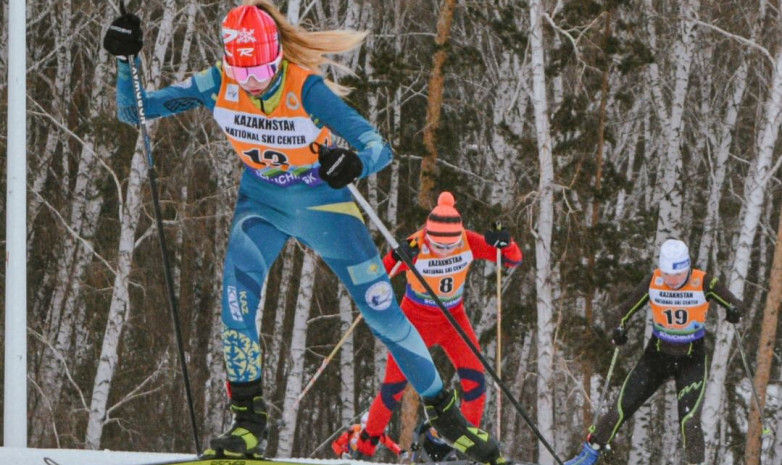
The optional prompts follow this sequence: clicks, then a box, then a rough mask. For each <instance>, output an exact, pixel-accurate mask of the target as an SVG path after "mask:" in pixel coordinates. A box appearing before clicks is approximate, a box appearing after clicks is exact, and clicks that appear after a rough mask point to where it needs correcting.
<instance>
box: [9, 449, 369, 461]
mask: <svg viewBox="0 0 782 465" xmlns="http://www.w3.org/2000/svg"><path fill="white" fill-rule="evenodd" d="M46 457H48V458H50V459H52V460H53V461H54V462H56V463H57V464H59V465H140V464H146V463H155V462H165V461H168V460H176V459H188V458H192V457H193V454H159V453H152V452H117V451H109V450H98V451H96V450H74V449H22V448H15V447H0V465H45V463H46V462H44V458H46ZM292 461H296V462H302V463H312V464H321V465H337V464H339V465H367V462H358V461H357V462H354V463H351V461H350V460H347V461H346V460H315V459H292Z"/></svg>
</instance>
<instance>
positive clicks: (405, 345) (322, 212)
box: [117, 60, 443, 397]
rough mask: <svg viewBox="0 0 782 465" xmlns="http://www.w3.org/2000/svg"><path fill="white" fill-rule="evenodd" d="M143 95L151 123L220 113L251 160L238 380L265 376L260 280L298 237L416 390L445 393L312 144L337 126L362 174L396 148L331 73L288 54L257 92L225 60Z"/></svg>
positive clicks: (232, 287)
mask: <svg viewBox="0 0 782 465" xmlns="http://www.w3.org/2000/svg"><path fill="white" fill-rule="evenodd" d="M118 66H119V70H118V73H117V107H118V108H117V111H118V115H119V118H120V120H122V121H124V122H127V123H131V124H137V123H138V117H137V113H136V101H135V97H134V93H133V88H132V87H133V86H132V81H131V74H130V66H129V64H128V63H127V62H123V61H121V60H120V61H119V65H118ZM142 96H143V99H144V104H145V111H146V117H147V118H149V119H152V118H157V117H163V116H169V115H173V114H177V113H181V112H184V111H186V110H190V109H193V108H197V107H206V108H208V109H209V110H211V111H212V113H213V116H214V118H215V120H216V121H217V123H218V124H219V125H220V127H221V129H222V130H223V132H224V133H225V134H226V137H227V138H228V140H229V141H230V142H231V144H232V145H233V147H234V149H235V150H236V152H237V154H238V155H239V158H240V159H241V161H242V162H243V163H244V165H245V170H244V173H243V175H242V179H241V182H240V185H239V193H238V199H237V203H236V208H235V211H234V218H233V222H232V226H231V231H230V238H229V242H228V251H227V255H226V258H225V269H224V275H223V296H222V320H223V325H224V327H223V347H224V354H225V361H226V367H227V372H228V379H229V381H231V382H239V383H244V382H251V381H255V380H258V379H260V378H261V347H260V344H259V335H258V331H257V328H256V326H255V320H256V318H255V317H256V312H257V308H258V303H259V300H260V294H261V287H262V285H263V282H264V279H265V278H266V275H267V273H268V271H269V269H270V268H271V266H272V264H273V263H274V261H275V260H276V259H277V256H278V255H279V254H280V251H281V250H282V248H283V246H284V245H285V243H286V241H287V240H288V239H289V238H291V237H293V238H296V239H297V240H299V241H300V242H301V243H303V244H305V245H307V246H308V247H311V248H312V249H313V250H314V251H315V252H317V253H318V254H319V255H320V256H321V257H322V258H323V260H324V261H325V262H326V263H327V264H328V265H329V267H330V268H331V269H332V270H334V272H335V273H336V274H337V276H338V277H339V279H340V280H341V281H342V283H343V284H344V285H345V287H346V288H347V290H348V292H349V293H350V295H351V296H352V298H353V300H354V301H355V302H356V305H357V306H358V308H359V309H360V311H361V313H362V315H363V316H364V319H365V320H366V322H367V324H368V325H369V327H370V329H371V330H372V332H373V333H374V334H375V336H377V337H378V338H379V339H380V340H381V341H382V342H383V343H384V344H385V345H386V346H387V347H388V349H389V350H390V352H391V353H392V354H393V356H394V358H395V359H396V361H397V362H398V363H399V366H400V368H401V369H402V371H403V373H404V374H405V376H406V377H407V379H408V380H409V381H410V382H411V383H412V384H413V386H414V387H415V389H416V391H418V393H419V394H421V395H422V396H425V397H430V396H435V395H436V394H438V393H439V392H440V391H441V390H442V387H443V384H442V380H441V378H440V376H439V374H438V373H437V370H436V368H435V366H434V364H433V363H432V359H431V356H430V355H429V352H428V350H427V348H426V345H425V344H424V342H423V341H422V339H421V337H420V335H419V334H418V332H417V331H416V330H415V328H414V327H413V326H412V325H411V324H410V322H409V320H408V319H407V318H406V317H405V315H404V313H403V312H402V311H401V309H400V308H399V305H398V304H397V302H396V298H395V297H394V294H393V292H392V288H391V283H390V281H389V278H388V275H387V274H386V272H385V269H384V267H383V263H382V261H381V260H380V257H379V255H378V251H377V248H376V247H375V244H374V243H373V242H372V238H371V236H370V235H369V232H368V230H367V228H366V225H365V224H364V221H363V219H362V217H361V214H360V211H359V210H358V208H357V206H356V204H355V203H354V202H353V200H352V198H351V196H350V192H349V191H348V190H347V189H331V188H330V187H329V186H328V185H327V184H326V183H325V182H324V181H323V180H321V179H320V177H319V176H318V167H319V164H318V160H317V156H316V155H315V154H313V153H312V152H311V151H310V150H309V145H310V143H311V142H318V143H325V144H328V143H330V142H331V134H332V133H334V134H337V135H339V136H340V137H342V138H343V139H345V140H346V141H347V142H348V143H349V144H350V146H351V147H353V148H354V149H355V150H356V152H357V154H358V156H359V157H360V159H361V161H362V163H363V165H364V169H363V172H362V174H361V176H360V177H362V178H363V177H366V176H368V175H370V174H372V173H375V172H377V171H379V170H380V169H382V168H384V167H385V166H387V165H388V164H389V163H390V161H391V156H392V154H391V148H390V146H389V145H388V143H386V142H385V141H384V140H383V139H382V137H381V136H380V134H378V132H377V130H376V129H375V128H373V127H372V126H371V125H370V124H369V122H367V121H366V120H365V119H364V118H363V117H361V116H360V115H359V114H358V113H357V112H356V111H355V110H354V109H353V108H351V107H350V106H349V105H347V104H346V103H345V102H344V101H343V100H342V99H340V98H339V97H338V96H337V95H336V94H334V93H333V92H332V91H331V89H329V88H328V86H327V85H326V83H325V82H324V80H323V78H322V77H320V76H318V75H315V74H313V73H312V72H311V71H309V70H306V69H304V68H302V67H299V66H297V65H295V64H291V63H288V62H285V61H284V62H283V70H282V71H281V72H280V73H278V75H277V77H275V79H274V81H273V82H272V83H271V84H270V86H269V88H268V89H267V90H266V91H265V92H264V94H263V95H261V96H260V97H258V98H256V97H252V96H250V95H249V94H248V93H246V92H245V91H244V90H242V89H241V87H239V85H238V84H237V83H236V82H235V81H233V80H231V79H230V78H228V77H227V76H226V75H225V73H224V72H223V71H222V69H221V66H220V65H219V64H217V65H215V66H213V67H210V68H208V69H206V70H204V71H202V72H200V73H198V74H196V75H194V76H192V77H190V78H189V79H186V80H185V81H183V82H180V83H176V84H174V85H171V86H168V87H165V88H162V89H159V90H155V91H150V92H142Z"/></svg>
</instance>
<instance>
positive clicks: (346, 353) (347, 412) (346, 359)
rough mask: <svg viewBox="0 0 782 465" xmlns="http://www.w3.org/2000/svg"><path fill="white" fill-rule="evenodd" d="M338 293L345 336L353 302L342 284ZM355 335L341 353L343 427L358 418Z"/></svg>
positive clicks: (351, 314)
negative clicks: (354, 361)
mask: <svg viewBox="0 0 782 465" xmlns="http://www.w3.org/2000/svg"><path fill="white" fill-rule="evenodd" d="M337 292H338V293H339V320H340V322H341V324H340V334H345V332H347V330H348V328H350V325H351V324H352V323H353V305H352V302H353V300H352V299H351V298H350V294H348V291H347V289H345V286H344V285H343V284H342V283H340V284H339V285H338V286H337ZM354 335H355V332H354V333H353V334H351V335H350V336H349V337H348V338H347V339H345V342H344V343H343V344H342V349H340V353H339V373H340V376H339V379H340V380H341V389H340V390H339V392H340V400H341V405H342V410H341V413H342V415H341V418H342V425H350V424H351V422H352V421H353V418H355V417H356V404H355V402H354V400H353V399H355V398H356V371H355V370H356V367H355V364H354V363H353V360H354V359H355V353H354V345H353V338H354Z"/></svg>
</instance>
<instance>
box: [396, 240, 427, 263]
mask: <svg viewBox="0 0 782 465" xmlns="http://www.w3.org/2000/svg"><path fill="white" fill-rule="evenodd" d="M399 249H402V250H404V251H405V255H407V256H408V257H410V260H413V259H414V258H415V257H416V256H417V255H418V252H420V251H421V249H420V248H419V247H418V243H417V242H416V241H415V239H410V240H406V241H402V242H400V243H399V247H397V248H396V249H394V250H393V251H391V256H392V257H394V260H396V261H399V260H401V259H402V257H400V256H399V254H398V253H397V251H398V250H399Z"/></svg>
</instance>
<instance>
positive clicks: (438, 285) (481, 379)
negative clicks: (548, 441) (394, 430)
mask: <svg viewBox="0 0 782 465" xmlns="http://www.w3.org/2000/svg"><path fill="white" fill-rule="evenodd" d="M408 240H409V241H412V240H415V242H416V244H418V247H419V248H420V251H419V253H418V255H417V256H416V257H415V258H414V265H415V267H416V269H417V270H418V271H420V273H421V275H423V277H424V279H425V280H426V281H427V283H428V284H429V286H430V287H431V288H432V290H434V291H435V293H436V294H437V297H438V298H439V299H440V300H441V301H442V303H443V304H444V305H445V307H446V308H447V309H448V311H449V312H450V313H451V315H452V316H453V317H454V319H455V320H456V321H457V322H458V324H459V326H460V327H461V328H462V330H464V332H465V333H466V334H467V336H468V338H469V339H470V341H471V342H472V343H473V344H474V345H475V347H477V348H480V346H479V344H478V338H477V337H476V336H475V331H474V330H473V328H472V325H471V324H470V320H469V318H468V317H467V314H466V312H465V309H464V305H463V304H462V297H463V294H464V284H465V282H466V280H467V273H468V271H469V269H470V265H471V263H472V262H473V261H474V260H489V261H494V260H496V258H497V249H496V248H495V247H493V246H491V245H489V244H487V243H486V240H485V239H484V238H483V235H481V234H478V233H476V232H474V231H470V230H465V231H464V232H463V233H462V244H461V246H459V247H457V248H456V249H454V250H452V251H449V253H448V254H447V255H445V256H439V255H437V254H436V253H434V251H432V250H431V248H430V247H429V245H428V242H427V241H426V239H425V237H424V232H423V231H418V232H416V233H415V234H413V235H411V236H410V237H409V238H408ZM501 252H502V257H501V261H502V265H503V266H505V267H509V268H512V267H515V266H518V265H519V264H520V263H521V260H522V253H521V249H520V248H519V246H518V244H516V243H515V242H513V241H512V242H511V243H510V245H508V246H507V247H505V248H503V249H501ZM396 264H397V260H396V259H395V258H394V256H393V253H392V252H389V253H388V254H387V255H386V256H385V257H384V258H383V265H384V266H385V267H386V270H389V271H390V270H392V269H393V268H394V266H395V265H396ZM399 271H400V272H401V271H407V274H406V276H407V288H406V291H405V296H404V298H403V299H402V303H401V307H402V310H403V311H404V312H405V315H407V317H408V318H409V319H410V322H411V323H413V326H415V327H416V329H418V332H419V333H420V334H421V337H422V338H423V339H424V343H425V344H426V346H427V347H432V346H434V345H439V346H441V347H442V348H443V350H444V351H445V353H446V355H447V356H448V358H449V359H450V360H451V363H453V365H454V367H455V368H456V373H457V374H458V376H459V381H460V383H461V385H462V392H463V394H464V397H463V398H462V403H461V410H462V413H463V414H464V417H465V418H466V419H467V421H469V422H470V423H472V424H473V425H475V426H479V425H480V423H481V419H482V417H483V406H484V403H485V400H486V381H485V375H484V367H483V365H482V364H481V362H480V360H479V359H478V357H476V356H475V354H473V352H472V351H471V350H470V348H469V347H468V346H467V343H466V342H465V341H464V340H463V339H462V337H461V336H460V335H459V333H458V332H457V331H456V329H454V328H453V326H451V323H450V322H449V321H448V319H447V318H446V317H445V315H443V313H442V311H441V310H440V308H439V307H438V306H437V304H436V303H435V301H434V300H433V299H432V298H431V297H430V296H429V295H428V294H427V292H426V290H425V288H424V287H423V286H422V285H421V284H420V282H419V281H418V278H417V277H415V275H414V274H413V272H412V271H410V270H409V269H408V267H407V265H406V264H405V263H402V264H401V265H400V268H399ZM406 385H407V380H406V379H405V377H404V375H403V374H402V372H401V371H400V370H399V366H398V365H397V363H396V360H394V357H393V356H392V355H391V354H389V356H388V363H387V364H386V373H385V378H384V380H383V384H382V385H381V387H380V392H379V393H378V395H377V396H376V397H375V400H374V401H373V402H372V406H371V407H370V410H369V420H368V421H367V425H366V430H367V432H368V433H369V434H370V435H372V436H375V435H378V434H380V433H381V432H382V431H384V430H385V428H386V426H387V425H388V422H389V421H390V420H391V415H392V412H393V410H394V408H396V406H397V405H398V404H399V401H400V399H401V397H402V391H403V390H404V388H405V386H406Z"/></svg>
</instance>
